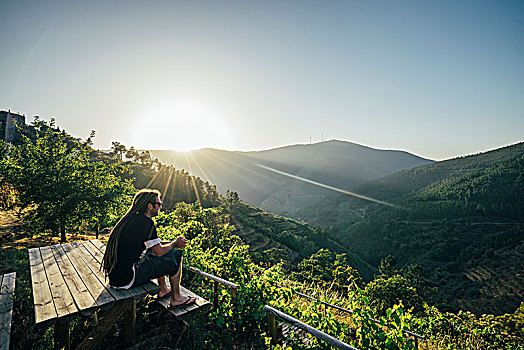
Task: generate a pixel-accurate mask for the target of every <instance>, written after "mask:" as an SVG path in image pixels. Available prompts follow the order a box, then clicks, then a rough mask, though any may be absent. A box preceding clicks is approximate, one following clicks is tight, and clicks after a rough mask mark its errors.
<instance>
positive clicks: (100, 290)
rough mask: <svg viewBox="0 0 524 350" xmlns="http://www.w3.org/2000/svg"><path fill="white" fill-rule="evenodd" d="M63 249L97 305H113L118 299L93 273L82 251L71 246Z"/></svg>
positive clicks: (68, 245) (64, 245) (65, 246)
mask: <svg viewBox="0 0 524 350" xmlns="http://www.w3.org/2000/svg"><path fill="white" fill-rule="evenodd" d="M61 248H62V249H63V250H64V252H65V253H66V254H67V257H68V258H69V260H70V261H71V263H72V265H73V266H74V268H75V269H76V271H77V272H78V274H79V275H81V276H82V280H83V282H84V283H85V285H86V288H87V289H88V290H89V293H91V295H92V297H93V299H95V301H96V303H97V304H98V305H99V306H102V305H106V304H109V303H113V302H114V301H115V300H116V299H115V298H114V297H113V296H112V295H111V293H109V291H108V290H107V288H106V287H105V285H104V282H102V281H100V280H99V279H98V277H97V276H96V275H95V273H94V272H93V271H91V269H90V268H89V266H88V265H87V264H86V262H85V261H84V260H82V257H81V256H80V254H81V251H80V249H75V248H74V247H73V246H72V245H71V244H63V245H61Z"/></svg>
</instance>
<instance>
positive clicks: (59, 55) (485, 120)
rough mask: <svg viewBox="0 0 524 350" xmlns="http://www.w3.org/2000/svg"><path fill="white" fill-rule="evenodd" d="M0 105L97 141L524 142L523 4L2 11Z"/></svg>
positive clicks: (186, 144) (472, 146) (423, 146)
mask: <svg viewBox="0 0 524 350" xmlns="http://www.w3.org/2000/svg"><path fill="white" fill-rule="evenodd" d="M0 33H1V34H0V47H1V55H0V63H1V64H0V77H1V79H2V81H1V84H0V109H11V110H12V111H15V112H21V113H24V114H26V116H27V117H28V120H29V121H31V120H32V117H33V116H34V115H39V116H40V117H41V118H43V119H47V120H48V119H49V118H51V117H54V118H56V120H57V123H58V125H59V126H60V127H63V128H65V129H66V130H68V131H69V132H70V133H71V134H73V135H74V136H78V137H82V138H86V137H87V136H88V135H89V132H90V130H91V129H94V130H96V132H97V136H96V138H95V146H96V147H98V148H109V147H110V145H111V141H120V142H121V143H123V144H125V145H127V146H132V145H133V146H135V147H138V148H150V149H158V148H164V149H187V148H200V147H215V148H222V149H231V150H258V149H267V148H273V147H277V146H282V145H287V144H295V143H308V142H309V137H311V139H312V141H313V142H318V141H320V140H321V138H322V135H323V138H324V140H328V139H334V138H336V139H340V140H347V141H352V142H356V143H360V144H364V145H367V146H371V147H376V148H383V149H400V150H405V151H408V152H412V153H414V154H417V155H420V156H423V157H427V158H432V159H437V160H440V159H446V158H451V157H455V156H458V155H464V154H471V153H477V152H480V151H484V150H488V149H493V148H497V147H499V146H503V145H507V144H512V143H516V142H519V141H523V140H524V136H523V135H524V1H350V0H347V1H305V0H304V1H269V0H264V1H153V2H151V3H150V2H148V1H136V2H132V1H104V2H102V1H100V2H95V1H67V2H66V1H64V2H58V1H57V2H54V1H23V0H22V1H5V0H2V1H1V2H0Z"/></svg>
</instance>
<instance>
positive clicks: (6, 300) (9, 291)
mask: <svg viewBox="0 0 524 350" xmlns="http://www.w3.org/2000/svg"><path fill="white" fill-rule="evenodd" d="M0 280H1V281H0V286H1V288H0V349H1V350H4V349H5V350H7V349H9V340H10V339H11V319H12V317H13V299H14V293H15V280H16V272H11V273H7V274H5V275H3V276H0Z"/></svg>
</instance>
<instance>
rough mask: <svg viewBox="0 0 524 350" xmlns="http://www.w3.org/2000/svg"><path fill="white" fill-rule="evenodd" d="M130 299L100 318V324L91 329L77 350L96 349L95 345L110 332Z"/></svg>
mask: <svg viewBox="0 0 524 350" xmlns="http://www.w3.org/2000/svg"><path fill="white" fill-rule="evenodd" d="M128 303H129V300H122V301H119V302H117V303H115V305H114V306H113V307H112V308H111V310H109V311H108V312H107V313H106V314H105V316H104V317H103V318H102V319H100V321H99V322H98V324H97V325H96V326H95V327H93V329H91V331H90V332H89V333H88V334H87V336H86V337H85V338H84V340H82V342H81V343H80V344H79V345H78V347H77V350H82V349H94V348H95V345H96V344H97V343H98V342H99V341H100V340H101V339H102V338H103V337H104V336H105V335H106V334H107V332H109V330H110V329H111V328H112V327H113V325H114V324H115V322H116V321H117V320H118V319H119V318H120V317H121V316H122V314H123V313H124V312H125V311H126V309H127V308H128Z"/></svg>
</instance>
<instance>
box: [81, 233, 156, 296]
mask: <svg viewBox="0 0 524 350" xmlns="http://www.w3.org/2000/svg"><path fill="white" fill-rule="evenodd" d="M82 244H83V245H84V247H85V248H86V249H87V250H89V252H91V254H93V256H94V257H95V259H97V260H98V262H99V264H101V263H102V259H103V257H104V252H105V249H106V247H105V245H103V244H102V242H100V241H99V240H96V239H94V240H90V241H84V242H82ZM127 291H128V292H129V294H131V296H132V297H133V298H134V299H135V300H140V299H142V298H143V297H144V296H145V295H146V294H156V293H158V292H160V288H159V287H158V285H155V284H154V283H151V282H147V283H144V284H142V285H140V286H138V287H133V288H130V289H128V290H127Z"/></svg>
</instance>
